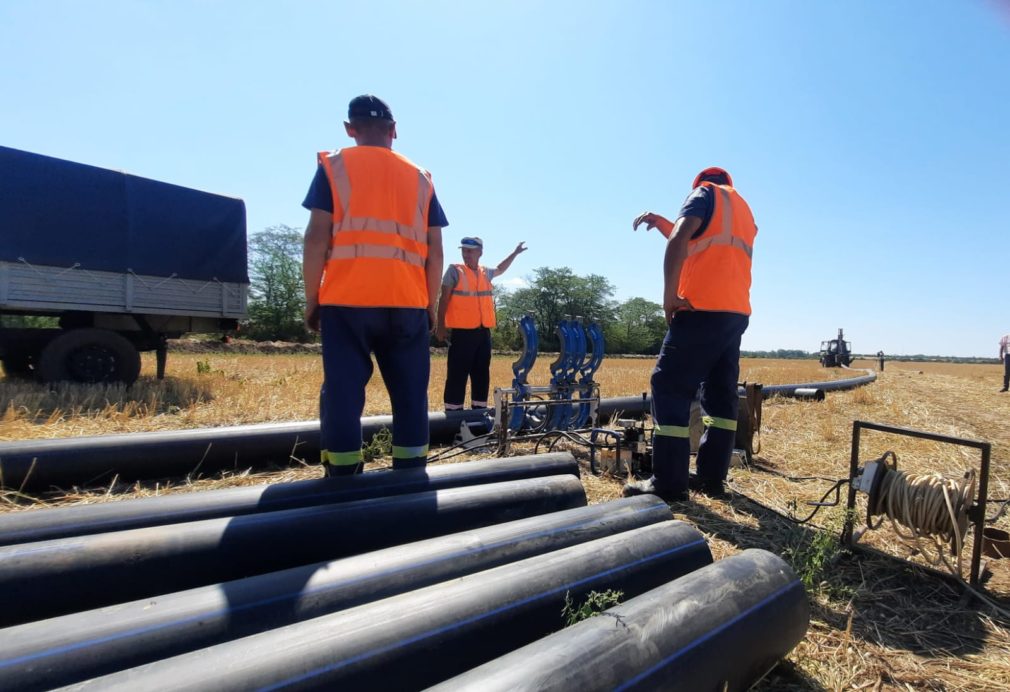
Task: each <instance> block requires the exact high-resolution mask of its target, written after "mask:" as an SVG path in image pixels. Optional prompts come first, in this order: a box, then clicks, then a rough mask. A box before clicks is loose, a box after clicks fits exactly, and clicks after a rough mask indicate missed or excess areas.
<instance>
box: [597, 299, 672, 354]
mask: <svg viewBox="0 0 1010 692" xmlns="http://www.w3.org/2000/svg"><path fill="white" fill-rule="evenodd" d="M665 334H666V321H665V320H664V319H663V306H662V305H660V304H659V303H654V302H652V301H651V300H646V299H645V298H631V299H629V300H626V301H624V302H623V303H621V304H620V305H618V306H617V309H616V311H615V320H614V322H613V323H612V324H611V325H610V326H609V328H608V329H607V331H606V337H607V350H608V351H610V352H611V353H659V347H660V346H661V345H662V343H663V336H664V335H665Z"/></svg>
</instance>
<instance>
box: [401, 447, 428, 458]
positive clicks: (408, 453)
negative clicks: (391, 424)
mask: <svg viewBox="0 0 1010 692" xmlns="http://www.w3.org/2000/svg"><path fill="white" fill-rule="evenodd" d="M426 456H428V445H421V446H420V447H400V446H398V445H393V458H394V459H414V458H416V457H426Z"/></svg>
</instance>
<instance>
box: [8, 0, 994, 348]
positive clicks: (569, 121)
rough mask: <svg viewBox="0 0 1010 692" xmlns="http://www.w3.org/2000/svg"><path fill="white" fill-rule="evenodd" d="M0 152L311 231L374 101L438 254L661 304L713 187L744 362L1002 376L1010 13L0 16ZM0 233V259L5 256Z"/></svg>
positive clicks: (958, 4) (962, 6) (179, 9)
mask: <svg viewBox="0 0 1010 692" xmlns="http://www.w3.org/2000/svg"><path fill="white" fill-rule="evenodd" d="M0 64H2V65H3V68H2V69H0V144H3V145H6V146H11V147H15V148H20V149H26V150H30V151H36V152H40V153H44V154H49V155H53V156H59V157H64V158H68V159H72V160H76V161H81V162H85V163H90V164H95V165H100V166H105V167H109V168H116V169H122V170H127V171H130V172H132V173H136V174H138V175H143V176H147V177H151V178H155V179H159V180H165V181H169V182H173V183H177V184H180V185H186V186H190V187H197V188H202V189H206V190H210V191H214V192H220V193H224V194H229V195H234V196H238V197H242V198H243V199H245V201H246V205H247V208H248V218H249V229H250V231H258V230H261V229H263V228H265V227H267V226H271V225H275V224H287V225H290V226H295V227H302V226H304V224H305V222H306V220H307V217H308V213H307V212H305V211H304V210H303V209H302V208H301V206H300V203H301V201H302V199H303V197H304V195H305V191H306V189H307V187H308V184H309V181H310V179H311V177H312V174H313V171H314V167H315V152H316V151H318V150H323V149H332V148H337V147H341V146H346V145H348V144H350V140H347V139H346V136H345V135H344V132H343V128H342V125H341V122H342V120H343V119H344V117H345V115H346V107H347V101H348V100H349V99H350V98H351V97H353V96H355V95H357V94H359V93H366V92H371V93H375V94H378V95H379V96H381V97H382V98H384V99H385V100H387V101H388V102H389V104H390V105H391V107H392V109H393V113H394V114H395V116H396V118H397V120H398V121H399V124H398V131H399V140H398V141H397V143H396V148H397V149H398V150H400V151H402V152H403V153H405V154H406V155H407V156H409V157H410V158H412V159H414V160H415V161H416V162H418V163H420V164H422V165H423V166H425V167H426V168H428V169H429V170H431V171H432V173H433V175H434V180H435V185H436V188H437V190H438V193H439V198H440V200H441V201H442V204H443V206H444V208H445V210H446V213H447V215H448V217H449V221H450V226H449V228H447V229H446V241H447V242H446V246H447V249H448V252H447V254H448V256H449V257H451V258H455V253H456V252H457V251H456V250H455V247H456V244H457V241H458V239H459V237H461V236H463V235H480V236H482V237H483V238H484V240H485V258H486V259H487V260H489V263H491V262H497V261H498V259H500V258H501V257H504V256H505V255H506V254H507V253H508V252H509V251H510V250H511V248H512V247H513V246H514V245H515V243H516V242H518V241H520V240H525V241H527V243H528V245H529V247H530V251H529V252H528V253H526V254H524V255H522V256H521V257H520V258H519V259H518V260H517V261H516V263H515V264H514V265H513V268H512V270H511V271H510V276H509V277H505V278H510V279H513V280H514V279H515V278H517V277H522V276H525V275H528V274H529V272H531V271H532V270H533V269H534V268H535V267H539V266H545V265H549V266H570V267H571V268H572V269H573V270H574V271H576V272H577V273H580V274H588V273H599V274H604V275H606V276H607V277H608V278H609V279H610V281H611V282H612V283H613V284H614V285H615V286H616V287H617V297H618V298H620V299H625V298H630V297H633V296H643V297H646V298H649V299H651V300H655V301H657V302H658V301H659V300H660V296H661V286H662V279H661V267H660V264H661V253H662V238H661V236H659V235H658V234H656V233H654V232H652V233H643V232H641V231H640V232H638V233H632V232H631V220H632V219H633V218H634V217H635V215H637V214H638V213H640V212H642V211H645V210H652V211H656V212H659V213H664V214H667V215H669V216H671V218H672V217H673V216H675V214H676V212H677V210H678V209H679V205H680V203H681V202H682V200H683V198H684V197H685V195H686V194H687V193H688V192H689V186H690V182H691V180H692V179H693V177H694V175H695V173H696V172H697V171H698V170H700V169H701V168H703V167H705V166H708V165H720V166H723V167H726V168H727V169H729V170H730V172H731V173H732V175H733V177H734V179H735V182H736V186H737V188H738V189H739V190H740V191H741V193H742V194H743V195H744V196H745V197H746V199H747V200H748V201H749V202H750V204H751V207H752V208H753V210H754V214H755V217H756V218H757V221H758V225H759V227H760V233H759V236H758V239H757V243H756V247H755V255H754V288H753V293H752V299H753V306H754V315H753V317H752V320H751V327H750V330H749V331H748V332H747V334H746V335H745V337H744V348H745V349H752V350H755V349H774V348H800V349H804V350H816V349H817V347H818V346H819V342H820V341H821V340H822V339H827V338H829V337H832V336H833V335H834V334H835V332H836V330H837V328H838V327H844V328H845V331H846V336H847V337H848V338H849V339H851V341H852V342H853V347H854V348H855V349H856V350H857V351H861V352H869V351H876V350H878V349H883V350H884V351H886V352H888V353H928V354H947V355H960V356H971V355H982V356H995V355H996V353H997V341H998V338H999V336H1000V335H1001V334H1003V333H1006V332H1010V314H1008V310H1007V307H1006V306H1007V303H1008V302H1010V290H1008V289H1010V276H1008V267H1010V222H1008V216H1007V211H1008V201H1010V197H1008V188H1010V185H1008V183H1010V174H1008V168H1010V3H1008V2H1006V0H1002V1H996V0H958V1H952V0H894V1H891V2H878V1H871V0H856V1H853V2H844V3H842V2H827V1H823V2H810V1H809V0H793V1H784V0H766V1H762V2H746V1H744V0H738V1H734V2H708V1H706V2H699V1H692V2H683V1H677V2H661V1H655V2H647V1H635V0H624V1H618V0H614V1H603V0H600V1H594V0H576V1H554V2H547V1H546V0H545V1H544V2H529V1H511V0H510V1H509V2H494V3H492V2H472V3H462V2H450V1H440V0H435V1H428V2H385V1H382V0H367V1H364V2H363V1H360V0H358V1H356V2H307V1H299V2H290V3H279V2H253V1H242V2H239V1H237V0H236V1H234V2H226V1H223V0H222V1H218V2H196V1H184V0H172V1H169V0H163V1H160V2H153V1H152V2H115V1H112V0H109V1H103V2H71V1H63V2H53V1H47V0H6V1H5V2H3V3H2V4H0ZM0 242H2V239H0Z"/></svg>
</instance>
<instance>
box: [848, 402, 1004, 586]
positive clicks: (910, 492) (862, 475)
mask: <svg viewBox="0 0 1010 692" xmlns="http://www.w3.org/2000/svg"><path fill="white" fill-rule="evenodd" d="M862 430H874V431H879V432H884V433H890V434H895V435H902V436H907V437H915V438H919V439H926V440H931V441H934V442H941V443H947V444H952V445H958V446H963V447H971V448H974V449H977V450H978V451H979V452H980V453H981V461H980V464H979V470H978V473H977V474H976V471H975V469H973V468H972V469H968V470H967V471H965V472H964V474H963V475H961V476H960V477H951V476H946V475H943V474H940V473H937V472H933V473H924V474H919V473H909V472H906V471H902V470H899V469H898V458H897V455H896V454H895V453H894V452H893V451H888V452H885V453H884V454H883V455H882V456H880V457H879V458H877V459H874V460H872V461H869V462H866V463H865V464H864V465H862V466H860V465H859V442H860V433H861V431H862ZM990 453H991V445H990V444H989V443H988V442H981V441H978V440H968V439H963V438H957V437H951V436H947V435H938V434H935V433H929V432H924V431H920V430H911V429H908V428H896V427H892V426H886V425H879V424H876V423H868V422H865V421H855V422H854V423H853V430H852V457H851V462H850V466H849V481H848V482H849V496H848V503H847V506H846V508H847V510H848V511H847V513H846V517H845V527H844V528H843V529H842V542H843V543H845V544H846V545H848V546H849V547H850V548H856V549H860V550H864V551H868V552H876V553H879V554H882V555H886V556H888V557H894V556H892V555H889V554H888V553H885V552H883V551H879V550H876V549H874V548H871V547H868V546H865V545H859V544H858V541H859V539H860V538H861V537H862V536H863V535H865V533H866V531H874V530H877V529H879V528H880V527H881V526H882V525H883V524H884V522H885V521H887V522H889V523H890V525H891V527H892V529H893V530H894V532H895V534H897V536H898V537H899V538H901V539H902V540H903V541H904V542H905V543H906V544H908V545H910V546H914V547H915V548H916V549H917V550H918V552H919V553H920V554H921V555H922V556H923V557H924V558H925V559H926V560H927V561H928V562H929V563H930V565H932V566H939V565H941V564H942V565H943V566H944V567H945V568H946V569H947V572H949V573H951V574H953V575H955V576H956V577H959V578H960V577H961V575H962V552H963V547H964V542H965V539H966V538H967V535H968V529H969V528H973V529H974V539H973V544H972V555H971V564H970V567H971V571H970V577H969V579H970V584H971V585H972V586H977V585H978V582H979V573H980V566H981V551H982V540H983V531H984V526H985V511H986V499H987V492H988V481H989V460H990ZM857 493H862V494H864V495H866V524H865V527H863V528H861V529H860V530H858V531H854V530H853V529H854V527H853V524H854V521H855V511H856V496H857ZM923 541H928V542H931V543H932V544H933V545H934V548H935V554H934V555H931V554H930V552H929V551H928V550H925V549H924V545H923ZM945 544H947V545H948V546H949V554H950V556H951V557H954V558H956V561H955V563H954V564H952V563H951V562H950V560H948V556H947V551H946V550H945ZM939 573H940V574H945V573H944V572H939Z"/></svg>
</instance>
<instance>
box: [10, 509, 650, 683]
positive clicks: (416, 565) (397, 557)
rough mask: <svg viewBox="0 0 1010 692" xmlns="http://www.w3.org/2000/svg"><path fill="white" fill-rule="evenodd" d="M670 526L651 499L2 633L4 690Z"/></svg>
mask: <svg viewBox="0 0 1010 692" xmlns="http://www.w3.org/2000/svg"><path fill="white" fill-rule="evenodd" d="M669 519H670V508H669V507H668V506H667V504H666V503H665V502H663V501H662V500H660V499H659V498H657V497H654V496H652V495H646V496H641V497H634V498H628V499H624V500H615V501H613V502H608V503H605V504H600V505H592V506H589V507H579V508H577V509H570V510H565V511H563V512H554V513H552V514H546V515H543V516H538V517H531V518H529V519H521V520H519V521H514V522H508V523H505V524H498V525H496V526H490V527H485V528H480V529H473V530H470V531H466V532H463V533H456V534H452V535H449V536H441V537H439V538H431V539H428V540H425V541H418V542H416V543H409V544H407V545H402V546H396V547H394V548H386V549H384V550H379V551H376V552H371V553H365V554H363V555H357V556H354V557H349V558H344V559H343V560H337V561H335V562H330V563H318V564H314V565H307V566H305V567H295V568H293V569H289V570H284V571H281V572H271V573H269V574H263V575H259V576H256V577H249V578H247V579H241V580H238V581H233V582H228V583H226V584H215V585H213V586H206V587H200V588H196V589H191V590H189V591H182V592H179V593H174V594H168V595H165V596H160V597H158V598H157V599H144V600H140V601H134V602H132V603H124V604H121V605H116V606H110V607H107V608H101V609H98V610H90V611H87V612H83V613H73V614H70V615H64V616H62V617H58V618H52V619H49V620H42V621H39V622H32V623H28V624H25V625H20V626H17V627H12V628H9V629H6V630H4V632H3V634H4V639H5V641H6V644H5V646H4V647H3V651H2V652H0V688H3V689H17V690H21V691H22V692H29V691H30V690H43V689H50V688H52V687H56V686H60V685H68V684H70V683H74V682H77V681H80V680H85V679H87V678H92V677H97V676H99V675H105V674H107V673H111V672H114V671H117V670H123V669H125V668H131V667H133V666H138V665H141V664H144V663H149V662H151V661H156V660H159V659H162V658H167V657H169V656H175V655H177V654H180V653H183V652H186V651H192V650H195V649H200V648H204V647H207V646H211V645H213V644H217V643H220V642H223V641H228V640H232V639H237V638H239V637H244V636H248V635H251V634H255V633H257V632H262V631H265V630H269V629H274V628H277V627H281V626H283V625H288V624H291V623H293V622H299V621H303V620H308V619H310V618H314V617H319V616H321V615H326V614H328V613H333V612H336V611H339V610H344V609H347V608H351V607H353V606H358V605H361V604H363V603H368V602H371V601H376V600H378V599H381V598H387V597H389V596H393V595H396V594H399V593H404V592H407V591H412V590H414V589H419V588H422V587H425V586H429V585H431V584H435V583H438V582H442V581H446V580H449V579H456V578H458V577H461V576H463V575H466V574H472V573H474V572H479V571H482V570H486V569H491V568H493V567H498V566H499V565H503V564H508V563H510V562H516V561H518V560H524V559H526V558H529V557H532V556H534V555H541V554H544V553H549V552H552V551H555V550H560V549H561V548H566V547H569V546H572V545H577V544H580V543H586V542H589V541H593V540H596V539H598V538H603V537H605V536H611V535H615V534H618V533H621V532H624V531H630V530H632V529H636V528H639V527H641V526H648V525H650V524H655V523H659V522H662V521H667V520H669Z"/></svg>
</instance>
